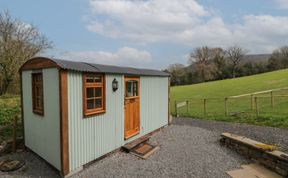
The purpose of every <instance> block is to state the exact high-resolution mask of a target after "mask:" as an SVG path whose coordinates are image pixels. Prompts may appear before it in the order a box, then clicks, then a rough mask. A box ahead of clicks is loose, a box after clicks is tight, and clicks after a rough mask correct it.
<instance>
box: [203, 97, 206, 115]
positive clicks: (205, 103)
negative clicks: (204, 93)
mask: <svg viewBox="0 0 288 178" xmlns="http://www.w3.org/2000/svg"><path fill="white" fill-rule="evenodd" d="M203 101H204V103H203V104H204V115H206V99H204V100H203Z"/></svg>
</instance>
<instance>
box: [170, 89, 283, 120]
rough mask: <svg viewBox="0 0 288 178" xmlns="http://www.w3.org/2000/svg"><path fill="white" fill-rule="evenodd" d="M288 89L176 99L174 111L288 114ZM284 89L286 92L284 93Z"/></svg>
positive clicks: (184, 113)
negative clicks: (227, 95) (228, 95)
mask: <svg viewBox="0 0 288 178" xmlns="http://www.w3.org/2000/svg"><path fill="white" fill-rule="evenodd" d="M286 90H287V91H288V88H281V89H275V90H266V91H261V92H255V93H247V94H243V95H237V96H230V97H225V98H221V97H218V98H216V97H214V98H203V99H191V98H186V99H178V100H176V101H174V102H175V108H174V111H175V115H176V116H182V115H184V116H185V115H189V116H191V115H192V116H195V115H196V116H197V115H199V114H201V115H204V116H206V115H207V114H210V115H213V114H211V113H214V115H220V116H221V115H223V116H229V115H231V114H235V113H250V114H255V115H256V116H257V117H258V116H260V114H262V113H265V114H267V113H272V114H278V115H279V114H288V93H287V91H286ZM282 91H286V92H285V93H282ZM277 109H278V110H277ZM201 112H202V113H201Z"/></svg>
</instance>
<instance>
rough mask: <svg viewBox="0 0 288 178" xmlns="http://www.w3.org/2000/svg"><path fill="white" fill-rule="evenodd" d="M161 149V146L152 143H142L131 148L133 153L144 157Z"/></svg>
mask: <svg viewBox="0 0 288 178" xmlns="http://www.w3.org/2000/svg"><path fill="white" fill-rule="evenodd" d="M158 149H159V146H155V145H151V144H150V143H144V144H140V145H138V146H137V147H135V148H133V149H132V150H131V152H130V153H131V154H133V155H135V156H138V157H140V158H142V159H147V158H148V157H149V156H151V155H152V154H153V153H155V152H156V151H157V150H158Z"/></svg>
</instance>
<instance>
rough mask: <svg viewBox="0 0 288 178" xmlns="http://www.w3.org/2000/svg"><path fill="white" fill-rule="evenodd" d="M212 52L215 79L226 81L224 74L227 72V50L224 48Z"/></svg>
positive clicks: (214, 49)
mask: <svg viewBox="0 0 288 178" xmlns="http://www.w3.org/2000/svg"><path fill="white" fill-rule="evenodd" d="M211 51H212V60H213V63H214V65H215V79H224V73H225V70H226V66H227V64H226V59H225V50H223V49H222V48H213V49H211Z"/></svg>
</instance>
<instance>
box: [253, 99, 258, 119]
mask: <svg viewBox="0 0 288 178" xmlns="http://www.w3.org/2000/svg"><path fill="white" fill-rule="evenodd" d="M254 99H255V109H256V116H257V117H258V116H259V106H258V101H257V97H255V98H254Z"/></svg>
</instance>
